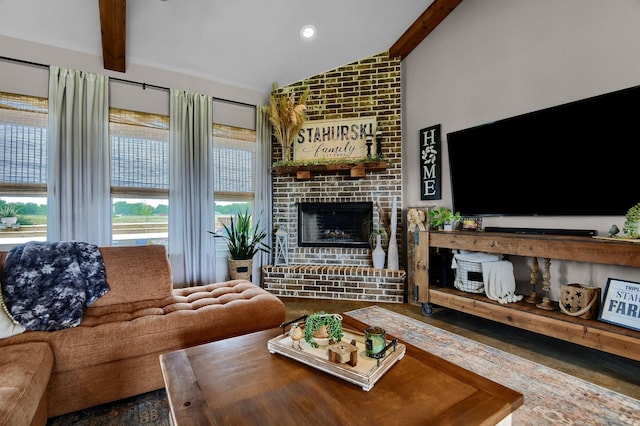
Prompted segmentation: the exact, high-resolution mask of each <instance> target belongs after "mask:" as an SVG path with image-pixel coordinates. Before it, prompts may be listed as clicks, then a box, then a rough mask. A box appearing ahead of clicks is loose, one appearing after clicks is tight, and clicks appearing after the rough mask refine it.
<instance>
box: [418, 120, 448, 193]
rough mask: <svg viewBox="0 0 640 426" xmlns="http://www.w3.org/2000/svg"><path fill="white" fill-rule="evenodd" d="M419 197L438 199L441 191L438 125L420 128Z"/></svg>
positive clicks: (440, 155) (440, 154) (440, 156)
mask: <svg viewBox="0 0 640 426" xmlns="http://www.w3.org/2000/svg"><path fill="white" fill-rule="evenodd" d="M419 154H420V199H421V200H439V199H441V198H442V193H441V186H442V182H441V175H442V170H441V168H442V166H441V163H442V152H441V151H440V125H439V124H436V125H435V126H431V127H427V128H424V129H422V130H420V153H419Z"/></svg>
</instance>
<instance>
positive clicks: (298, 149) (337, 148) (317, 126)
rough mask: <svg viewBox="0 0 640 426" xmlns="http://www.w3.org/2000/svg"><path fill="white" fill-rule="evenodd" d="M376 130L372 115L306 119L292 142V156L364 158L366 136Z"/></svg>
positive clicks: (372, 135) (335, 158)
mask: <svg viewBox="0 0 640 426" xmlns="http://www.w3.org/2000/svg"><path fill="white" fill-rule="evenodd" d="M375 132H376V118H375V117H364V118H347V119H340V120H314V121H307V122H306V123H305V124H304V125H303V126H302V129H300V132H299V133H298V137H297V138H296V139H295V140H294V141H293V159H294V161H313V160H323V159H324V160H337V159H360V158H366V157H367V145H366V139H367V135H371V137H374V136H375ZM370 149H371V146H370V147H369V150H370Z"/></svg>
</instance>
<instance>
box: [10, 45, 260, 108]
mask: <svg viewBox="0 0 640 426" xmlns="http://www.w3.org/2000/svg"><path fill="white" fill-rule="evenodd" d="M0 60H4V61H11V62H18V63H20V64H25V65H32V66H36V67H41V68H49V67H50V65H47V64H41V63H38V62H31V61H25V60H24V59H16V58H9V57H8V56H0ZM109 80H114V81H118V82H121V83H129V84H135V85H138V86H142V90H145V89H146V88H147V87H149V88H151V89H158V90H166V91H169V90H171V89H170V88H169V87H164V86H157V85H155V84H148V83H140V82H139V81H133V80H125V79H123V78H118V77H109ZM212 98H213V100H215V101H220V102H227V103H230V104H235V105H240V106H246V107H250V108H254V109H255V108H256V105H253V104H249V103H246V102H240V101H234V100H231V99H224V98H217V97H215V96H212Z"/></svg>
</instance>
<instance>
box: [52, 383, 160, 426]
mask: <svg viewBox="0 0 640 426" xmlns="http://www.w3.org/2000/svg"><path fill="white" fill-rule="evenodd" d="M140 425H144V426H169V425H170V422H169V401H168V400H167V393H166V392H165V390H164V389H159V390H157V391H153V392H148V393H145V394H142V395H138V396H134V397H131V398H127V399H122V400H120V401H115V402H112V403H109V404H103V405H99V406H97V407H92V408H88V409H86V410H81V411H76V412H75V413H70V414H65V415H63V416H58V417H53V418H51V419H49V420H48V421H47V426H140Z"/></svg>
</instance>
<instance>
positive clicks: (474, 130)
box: [447, 86, 640, 216]
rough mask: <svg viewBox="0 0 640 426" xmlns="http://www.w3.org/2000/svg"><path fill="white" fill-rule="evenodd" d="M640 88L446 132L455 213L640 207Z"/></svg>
mask: <svg viewBox="0 0 640 426" xmlns="http://www.w3.org/2000/svg"><path fill="white" fill-rule="evenodd" d="M639 105H640V86H636V87H632V88H628V89H624V90H620V91H616V92H612V93H607V94H604V95H599V96H595V97H592V98H588V99H583V100H580V101H576V102H571V103H568V104H563V105H559V106H554V107H550V108H546V109H543V110H540V111H535V112H531V113H527V114H523V115H519V116H515V117H511V118H507V119H503V120H499V121H495V122H491V123H487V124H483V125H480V126H476V127H471V128H468V129H464V130H458V131H454V132H451V133H448V134H447V147H448V152H449V170H450V174H451V190H452V196H453V208H454V210H457V211H459V212H460V213H461V214H463V215H477V216H502V215H504V216H617V215H625V214H626V213H627V211H628V210H629V209H630V208H631V207H633V206H634V205H636V204H637V203H639V202H640V184H639V183H640V179H638V177H639V173H638V169H639V167H638V159H639V157H638V146H639V145H640V112H638V106H639Z"/></svg>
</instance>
